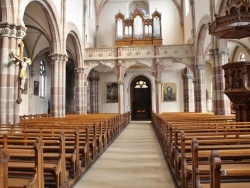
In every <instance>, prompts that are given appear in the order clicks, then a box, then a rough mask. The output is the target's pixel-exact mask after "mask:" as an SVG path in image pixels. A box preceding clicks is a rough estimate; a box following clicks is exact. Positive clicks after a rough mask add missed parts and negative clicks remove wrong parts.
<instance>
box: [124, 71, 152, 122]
mask: <svg viewBox="0 0 250 188" xmlns="http://www.w3.org/2000/svg"><path fill="white" fill-rule="evenodd" d="M138 81H144V82H146V83H147V86H148V88H135V87H134V85H135V84H136V82H138ZM128 86H129V87H128V89H129V93H130V101H128V102H129V103H130V111H131V118H132V119H133V120H143V119H144V120H146V119H150V118H151V115H150V114H151V111H152V101H153V94H152V93H153V92H152V91H153V90H152V88H153V82H152V80H151V79H150V78H149V77H148V76H147V75H145V74H137V75H134V76H133V77H131V78H130V80H129V85H128ZM140 94H142V95H143V96H139V95H140ZM138 98H140V100H138Z"/></svg>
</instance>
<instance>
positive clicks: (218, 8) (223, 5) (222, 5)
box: [215, 0, 227, 16]
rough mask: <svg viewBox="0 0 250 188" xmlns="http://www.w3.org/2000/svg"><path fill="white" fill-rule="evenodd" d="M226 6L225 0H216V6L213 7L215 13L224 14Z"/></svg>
mask: <svg viewBox="0 0 250 188" xmlns="http://www.w3.org/2000/svg"><path fill="white" fill-rule="evenodd" d="M226 7H227V1H224V0H218V2H217V4H216V8H215V13H216V14H217V15H218V16H222V15H224V14H225V11H226Z"/></svg>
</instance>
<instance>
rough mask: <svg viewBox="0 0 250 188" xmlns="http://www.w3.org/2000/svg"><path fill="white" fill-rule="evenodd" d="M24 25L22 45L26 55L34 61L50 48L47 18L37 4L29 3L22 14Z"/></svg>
mask: <svg viewBox="0 0 250 188" xmlns="http://www.w3.org/2000/svg"><path fill="white" fill-rule="evenodd" d="M23 19H24V24H25V26H26V27H27V31H26V36H25V37H24V39H23V40H24V43H25V46H26V51H27V55H28V56H29V57H30V58H31V59H32V60H34V59H35V58H36V56H37V54H39V53H40V52H41V51H44V50H45V49H49V48H50V47H51V41H52V39H51V38H52V36H51V31H50V27H49V23H48V20H47V17H46V15H45V13H44V11H43V9H42V8H41V6H40V5H39V4H38V3H35V2H33V3H30V4H29V5H28V6H27V7H26V9H25V13H24V18H23Z"/></svg>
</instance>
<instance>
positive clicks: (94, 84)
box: [88, 70, 99, 113]
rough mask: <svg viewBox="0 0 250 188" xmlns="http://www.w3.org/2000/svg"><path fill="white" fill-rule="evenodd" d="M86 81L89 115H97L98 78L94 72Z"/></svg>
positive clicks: (93, 71)
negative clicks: (87, 85) (87, 83)
mask: <svg viewBox="0 0 250 188" xmlns="http://www.w3.org/2000/svg"><path fill="white" fill-rule="evenodd" d="M88 81H89V84H90V90H89V94H90V113H98V111H99V110H98V81H99V76H98V73H97V72H96V71H95V70H92V71H91V72H90V75H89V77H88Z"/></svg>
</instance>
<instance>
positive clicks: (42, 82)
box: [39, 61, 45, 97]
mask: <svg viewBox="0 0 250 188" xmlns="http://www.w3.org/2000/svg"><path fill="white" fill-rule="evenodd" d="M39 80H40V92H39V93H40V97H45V63H44V61H41V62H40V75H39Z"/></svg>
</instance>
